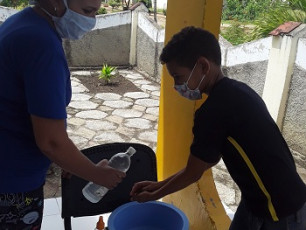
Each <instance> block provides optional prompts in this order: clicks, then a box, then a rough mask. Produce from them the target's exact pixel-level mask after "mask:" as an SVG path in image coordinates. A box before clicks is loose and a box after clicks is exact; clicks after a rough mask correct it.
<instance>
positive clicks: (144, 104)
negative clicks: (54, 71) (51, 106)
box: [67, 70, 160, 151]
mask: <svg viewBox="0 0 306 230" xmlns="http://www.w3.org/2000/svg"><path fill="white" fill-rule="evenodd" d="M119 72H120V74H121V75H122V76H123V77H125V78H126V79H128V80H130V81H131V82H133V84H135V85H136V86H137V87H138V88H140V89H141V90H142V91H143V92H128V93H125V94H124V95H119V94H115V93H102V92H101V93H97V94H92V93H90V92H89V90H88V89H87V88H86V87H85V86H84V85H82V84H81V82H80V81H79V80H78V79H77V78H76V76H77V75H90V74H88V72H87V71H74V72H71V75H72V77H71V81H72V92H73V96H72V100H71V103H70V104H69V107H68V108H67V111H68V119H67V123H68V129H67V131H68V134H69V137H70V138H71V139H72V141H73V142H74V143H75V144H76V145H77V147H78V148H79V149H83V148H87V147H91V146H95V145H98V144H104V143H109V142H134V143H143V144H146V145H147V146H149V147H151V148H152V149H153V150H154V151H155V150H156V140H157V121H158V110H159V92H160V86H159V84H157V83H153V82H151V81H148V80H146V79H145V78H144V77H143V76H142V75H141V74H139V73H137V72H135V71H130V70H119Z"/></svg>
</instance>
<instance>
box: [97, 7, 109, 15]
mask: <svg viewBox="0 0 306 230" xmlns="http://www.w3.org/2000/svg"><path fill="white" fill-rule="evenodd" d="M97 14H107V10H106V8H104V7H101V8H100V9H99V10H98V12H97Z"/></svg>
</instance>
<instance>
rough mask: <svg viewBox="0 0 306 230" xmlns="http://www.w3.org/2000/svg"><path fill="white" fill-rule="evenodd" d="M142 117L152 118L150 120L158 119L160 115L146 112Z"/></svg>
mask: <svg viewBox="0 0 306 230" xmlns="http://www.w3.org/2000/svg"><path fill="white" fill-rule="evenodd" d="M142 118H144V119H146V120H150V121H157V120H158V117H157V116H154V115H151V114H145V115H143V116H142Z"/></svg>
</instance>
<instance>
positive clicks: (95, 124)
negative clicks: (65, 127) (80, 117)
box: [85, 120, 118, 131]
mask: <svg viewBox="0 0 306 230" xmlns="http://www.w3.org/2000/svg"><path fill="white" fill-rule="evenodd" d="M85 127H86V128H88V129H91V130H95V131H99V130H114V129H116V128H117V127H118V125H117V124H114V123H112V122H110V121H100V120H92V121H86V124H85Z"/></svg>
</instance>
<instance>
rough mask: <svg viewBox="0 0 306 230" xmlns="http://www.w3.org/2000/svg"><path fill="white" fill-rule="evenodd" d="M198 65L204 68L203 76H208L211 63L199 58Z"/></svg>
mask: <svg viewBox="0 0 306 230" xmlns="http://www.w3.org/2000/svg"><path fill="white" fill-rule="evenodd" d="M198 64H200V65H201V66H202V72H203V74H207V73H208V72H209V70H210V65H211V63H210V61H209V60H208V59H207V58H205V57H199V59H198Z"/></svg>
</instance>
